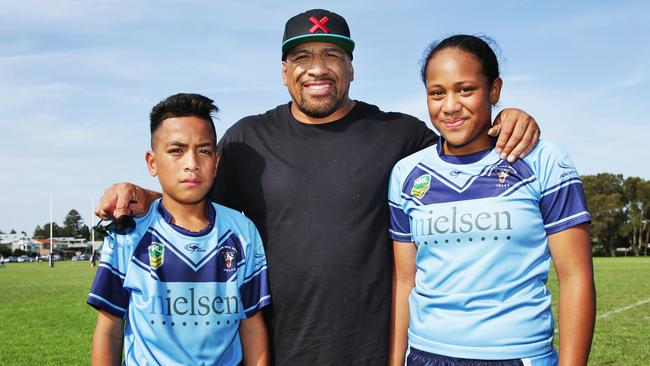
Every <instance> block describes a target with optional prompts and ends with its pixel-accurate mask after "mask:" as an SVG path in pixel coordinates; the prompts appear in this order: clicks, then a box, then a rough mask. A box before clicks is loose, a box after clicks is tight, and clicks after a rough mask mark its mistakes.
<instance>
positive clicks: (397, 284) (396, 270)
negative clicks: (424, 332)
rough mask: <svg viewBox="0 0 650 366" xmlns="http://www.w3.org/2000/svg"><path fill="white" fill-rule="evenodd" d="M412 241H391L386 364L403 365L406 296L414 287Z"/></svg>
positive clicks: (406, 313)
mask: <svg viewBox="0 0 650 366" xmlns="http://www.w3.org/2000/svg"><path fill="white" fill-rule="evenodd" d="M416 252H417V249H416V247H415V244H413V243H402V242H397V241H393V254H394V265H393V296H392V306H391V311H390V318H391V319H390V343H389V348H388V352H389V353H388V364H389V365H393V366H397V365H400V366H401V365H404V357H405V354H406V347H407V345H408V340H407V331H408V327H409V302H408V297H409V294H410V293H411V290H413V287H415V254H416Z"/></svg>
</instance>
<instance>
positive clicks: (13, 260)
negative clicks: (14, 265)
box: [5, 255, 18, 263]
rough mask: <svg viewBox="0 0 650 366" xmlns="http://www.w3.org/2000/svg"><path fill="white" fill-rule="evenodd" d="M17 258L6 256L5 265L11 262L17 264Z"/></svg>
mask: <svg viewBox="0 0 650 366" xmlns="http://www.w3.org/2000/svg"><path fill="white" fill-rule="evenodd" d="M17 261H18V258H16V257H14V256H13V255H10V256H8V257H7V258H5V263H11V262H17Z"/></svg>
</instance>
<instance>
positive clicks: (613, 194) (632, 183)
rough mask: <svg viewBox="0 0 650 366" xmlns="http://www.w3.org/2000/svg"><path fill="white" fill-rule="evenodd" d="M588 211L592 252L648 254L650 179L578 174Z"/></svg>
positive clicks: (649, 237) (649, 239)
mask: <svg viewBox="0 0 650 366" xmlns="http://www.w3.org/2000/svg"><path fill="white" fill-rule="evenodd" d="M582 184H583V186H584V188H585V195H586V197H587V207H588V208H589V212H590V213H591V241H592V246H593V247H594V253H595V254H602V255H608V256H614V255H615V254H616V248H629V253H628V252H625V253H626V255H627V254H629V255H635V256H638V255H648V243H650V210H649V208H650V181H647V180H644V179H642V178H639V177H628V178H625V179H624V178H623V175H621V174H611V173H600V174H596V175H585V176H582Z"/></svg>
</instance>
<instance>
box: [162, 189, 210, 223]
mask: <svg viewBox="0 0 650 366" xmlns="http://www.w3.org/2000/svg"><path fill="white" fill-rule="evenodd" d="M162 204H163V206H165V209H166V210H167V212H169V215H170V216H171V223H172V224H174V225H176V226H180V227H182V228H183V229H186V230H189V231H195V232H196V231H201V230H203V229H205V228H206V227H207V226H208V225H209V224H210V219H208V215H207V212H206V205H207V200H206V199H203V200H201V201H200V202H197V203H193V204H184V203H180V202H177V201H174V200H173V199H170V198H169V197H168V196H166V195H164V194H163V199H162Z"/></svg>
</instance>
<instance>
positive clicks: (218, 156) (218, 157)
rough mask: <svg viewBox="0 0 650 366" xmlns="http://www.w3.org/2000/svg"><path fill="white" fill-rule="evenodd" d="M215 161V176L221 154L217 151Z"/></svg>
mask: <svg viewBox="0 0 650 366" xmlns="http://www.w3.org/2000/svg"><path fill="white" fill-rule="evenodd" d="M216 160H217V161H216V162H215V163H214V176H215V177H216V176H217V169H219V161H220V160H221V154H219V152H218V151H217V159H216Z"/></svg>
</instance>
